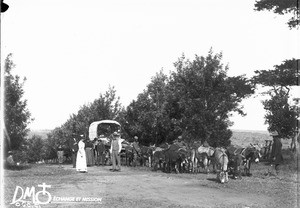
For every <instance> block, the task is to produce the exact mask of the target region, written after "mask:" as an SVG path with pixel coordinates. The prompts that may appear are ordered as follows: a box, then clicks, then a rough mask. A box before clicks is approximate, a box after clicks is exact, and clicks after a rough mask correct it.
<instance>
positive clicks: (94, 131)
mask: <svg viewBox="0 0 300 208" xmlns="http://www.w3.org/2000/svg"><path fill="white" fill-rule="evenodd" d="M115 131H117V132H120V131H121V125H120V123H119V122H117V121H114V120H101V121H94V122H93V123H91V125H90V127H89V139H90V140H94V139H95V138H97V139H98V138H108V137H109V136H110V135H111V134H112V133H113V132H115Z"/></svg>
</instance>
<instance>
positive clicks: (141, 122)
mask: <svg viewBox="0 0 300 208" xmlns="http://www.w3.org/2000/svg"><path fill="white" fill-rule="evenodd" d="M167 84H168V77H167V76H166V75H165V74H164V73H163V71H162V70H161V71H160V72H158V73H156V75H155V76H153V77H152V79H151V82H150V84H148V85H147V88H146V89H145V90H144V91H143V92H142V93H140V94H139V95H138V97H137V100H134V101H132V102H131V103H130V104H129V106H128V107H127V110H126V114H125V119H126V122H127V123H126V125H125V127H126V131H127V132H128V135H130V137H131V138H132V137H133V136H135V135H137V136H139V138H140V142H141V143H142V144H145V145H148V144H150V143H151V144H160V143H162V142H165V141H168V137H169V135H170V132H171V131H170V127H169V124H170V121H169V119H168V116H167V115H166V111H165V104H166V94H167V92H166V86H167Z"/></svg>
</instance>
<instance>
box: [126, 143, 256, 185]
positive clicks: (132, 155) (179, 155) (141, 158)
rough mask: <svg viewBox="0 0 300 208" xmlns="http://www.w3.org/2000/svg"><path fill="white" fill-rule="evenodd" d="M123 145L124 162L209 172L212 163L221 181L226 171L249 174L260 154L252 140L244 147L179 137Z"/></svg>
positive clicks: (225, 176) (231, 173) (152, 166)
mask: <svg viewBox="0 0 300 208" xmlns="http://www.w3.org/2000/svg"><path fill="white" fill-rule="evenodd" d="M123 145H124V147H125V148H124V149H125V151H124V152H123V157H124V159H125V163H126V165H127V166H135V165H142V166H146V165H147V166H149V167H151V168H152V169H153V170H154V171H156V170H158V169H160V170H162V171H164V172H169V173H170V172H173V171H175V172H176V173H199V172H205V173H209V171H210V168H209V166H210V165H212V167H213V172H216V173H217V179H218V180H219V181H220V182H221V183H226V182H228V175H231V176H232V178H234V179H237V178H241V176H242V174H243V175H246V176H250V175H251V173H250V167H251V163H252V162H259V159H260V157H261V149H260V148H259V146H258V145H252V144H250V145H249V146H248V147H240V146H234V145H230V146H228V147H227V148H222V147H217V148H213V147H211V146H209V145H207V144H201V143H199V142H195V143H193V144H191V145H187V144H185V143H184V142H183V141H181V142H174V143H173V144H168V143H164V144H161V145H159V146H157V147H156V146H149V147H148V146H143V145H139V148H138V149H137V150H136V149H135V148H134V145H132V144H131V143H125V144H124V143H123Z"/></svg>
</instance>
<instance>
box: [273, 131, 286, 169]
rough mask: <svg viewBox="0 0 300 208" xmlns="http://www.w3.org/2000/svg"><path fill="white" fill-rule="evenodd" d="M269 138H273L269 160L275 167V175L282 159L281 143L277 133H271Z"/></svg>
mask: <svg viewBox="0 0 300 208" xmlns="http://www.w3.org/2000/svg"><path fill="white" fill-rule="evenodd" d="M270 136H272V137H273V145H272V150H271V159H272V161H273V162H274V165H275V171H276V174H278V173H279V165H280V164H281V163H282V162H283V157H282V153H281V149H282V143H281V140H280V136H279V134H278V132H277V131H274V132H271V134H270Z"/></svg>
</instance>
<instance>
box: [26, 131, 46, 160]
mask: <svg viewBox="0 0 300 208" xmlns="http://www.w3.org/2000/svg"><path fill="white" fill-rule="evenodd" d="M26 143H27V147H28V148H27V156H28V162H38V161H41V160H42V159H45V146H44V141H43V139H42V137H40V136H36V135H33V136H32V137H31V138H30V139H28V140H27V141H26Z"/></svg>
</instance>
